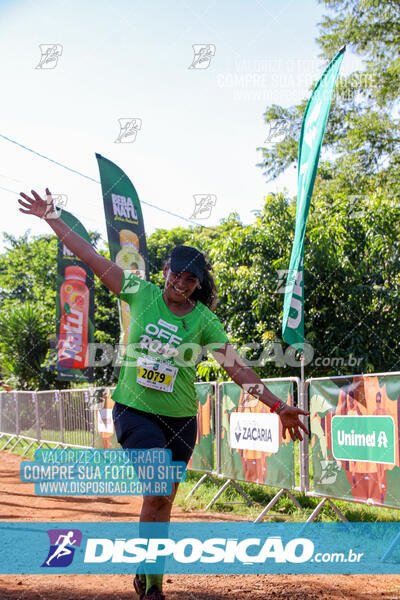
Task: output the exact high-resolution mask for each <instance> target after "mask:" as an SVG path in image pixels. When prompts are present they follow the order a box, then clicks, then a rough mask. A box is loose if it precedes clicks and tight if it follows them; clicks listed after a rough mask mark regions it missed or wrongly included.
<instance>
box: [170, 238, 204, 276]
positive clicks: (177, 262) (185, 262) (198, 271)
mask: <svg viewBox="0 0 400 600" xmlns="http://www.w3.org/2000/svg"><path fill="white" fill-rule="evenodd" d="M170 267H171V271H173V272H174V273H183V271H187V272H188V273H193V275H196V277H198V279H199V280H200V283H203V279H204V269H205V268H206V267H207V263H206V260H205V258H204V255H203V254H202V253H201V252H199V250H197V248H193V247H192V246H177V247H176V248H174V249H173V250H172V252H171V262H170Z"/></svg>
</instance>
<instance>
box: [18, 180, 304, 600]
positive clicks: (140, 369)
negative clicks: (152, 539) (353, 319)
mask: <svg viewBox="0 0 400 600" xmlns="http://www.w3.org/2000/svg"><path fill="white" fill-rule="evenodd" d="M31 193H32V196H33V197H32V198H31V197H29V196H27V195H26V194H23V193H21V196H22V198H23V199H20V198H19V199H18V201H19V203H20V204H21V206H22V207H23V208H20V211H21V212H23V213H26V214H31V215H35V216H37V217H40V218H43V219H45V220H46V221H47V223H48V224H49V225H50V227H51V228H52V229H53V231H54V232H55V233H56V234H57V236H58V237H59V238H60V240H61V241H62V242H63V244H65V245H66V246H67V247H68V248H69V250H70V251H71V252H73V253H74V254H75V255H76V256H77V257H78V258H79V259H80V260H82V261H83V262H84V263H86V264H87V265H88V266H89V267H90V268H91V269H92V270H93V272H94V273H95V274H96V275H97V277H99V279H100V280H101V281H102V282H103V284H104V285H105V286H106V287H108V288H109V289H110V290H111V291H112V292H113V293H114V294H116V295H117V296H118V297H119V298H120V299H121V300H124V301H125V302H127V303H128V304H129V306H130V312H131V325H130V331H129V342H128V346H127V351H126V353H125V357H124V361H123V364H122V368H121V372H120V375H119V379H118V385H117V387H116V389H115V391H114V393H113V400H114V401H115V406H114V409H113V418H114V424H115V430H116V434H117V438H118V441H119V443H120V444H121V445H122V447H123V448H124V449H153V448H168V449H170V450H171V451H172V460H173V461H184V462H185V463H186V464H187V463H188V461H189V459H190V456H191V454H192V452H193V448H194V445H195V440H196V414H197V402H196V394H195V388H194V380H195V363H196V359H197V358H198V357H199V356H200V354H201V350H202V347H204V346H208V347H209V349H210V350H211V351H212V353H213V355H214V356H215V358H216V359H217V361H218V362H219V363H220V364H221V365H222V367H223V368H224V369H225V371H226V372H227V374H228V375H229V377H230V378H231V379H232V380H233V381H234V382H235V383H237V384H238V385H239V386H241V387H242V388H245V391H247V392H249V393H251V394H252V395H255V396H256V397H257V398H258V399H259V400H260V401H261V402H263V403H264V404H266V405H267V406H268V407H269V408H270V410H271V412H276V413H277V414H279V417H280V420H281V423H282V428H283V435H284V436H285V434H286V431H289V434H290V436H291V438H292V439H293V440H295V439H296V438H298V439H299V440H301V439H303V438H302V433H301V430H303V431H305V432H306V433H308V431H307V428H306V427H305V425H303V423H302V422H301V421H300V419H299V415H307V414H309V413H306V412H305V411H303V410H301V409H300V408H295V407H291V406H287V405H286V404H285V403H284V402H282V401H281V400H280V399H279V398H277V397H276V396H275V395H274V394H272V393H271V392H270V391H268V389H267V388H266V387H265V386H264V385H263V384H262V382H261V380H260V378H259V377H258V375H257V374H256V373H255V372H254V371H252V369H250V368H249V367H248V366H246V365H245V364H244V363H243V361H242V360H241V358H240V357H239V356H238V355H237V353H236V352H235V350H234V348H233V347H232V346H231V344H230V343H229V340H228V337H227V335H226V333H225V332H224V330H223V327H222V324H221V323H220V321H219V319H218V318H217V317H216V315H215V314H214V313H213V309H214V307H215V304H216V301H217V292H216V288H215V285H214V281H213V278H212V275H211V273H210V268H211V267H210V265H209V264H208V263H207V261H206V259H205V257H204V255H203V254H202V253H201V252H200V251H199V250H197V249H196V248H192V247H190V246H178V247H177V248H174V250H173V251H172V253H171V256H170V258H169V260H168V261H167V262H166V263H165V266H164V271H163V274H164V278H165V287H164V290H163V291H162V290H161V289H160V288H159V287H158V286H156V285H154V284H152V283H150V282H148V281H144V280H142V279H140V278H138V277H137V276H136V275H135V274H133V273H132V272H131V271H124V270H123V269H121V268H120V267H118V266H117V265H116V264H115V263H113V262H112V261H110V260H108V259H106V258H104V257H103V256H101V255H100V254H98V253H97V252H96V251H95V250H94V248H93V247H92V246H91V245H90V244H89V243H88V242H86V241H85V240H83V239H82V238H81V237H80V236H79V235H77V234H76V233H75V232H74V231H73V230H72V229H70V228H69V227H68V226H67V225H66V224H65V223H64V222H63V221H62V220H61V219H60V218H59V217H58V215H57V213H56V211H55V210H54V206H53V202H52V198H51V194H50V191H49V190H48V189H46V195H47V201H45V200H43V199H42V198H41V197H40V196H39V194H37V193H36V192H35V191H34V190H32V191H31ZM131 348H133V349H134V351H133V353H132V352H131ZM187 355H189V356H187ZM150 372H151V377H150V378H149V373H150ZM178 485H179V484H178V483H174V484H173V491H172V494H171V495H169V496H165V495H164V496H144V497H143V504H142V510H141V514H140V522H141V524H144V523H148V522H156V523H165V525H166V526H167V524H168V522H169V520H170V515H171V509H172V504H173V501H174V498H175V495H176V492H177V489H178ZM142 527H144V525H142ZM142 531H143V529H142ZM162 577H163V576H162V574H157V575H154V574H149V573H147V574H144V573H140V574H138V575H137V576H136V577H135V580H134V586H135V589H136V591H137V593H138V594H139V596H140V598H141V600H164V598H165V596H164V595H163V594H162Z"/></svg>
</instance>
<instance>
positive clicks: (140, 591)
mask: <svg viewBox="0 0 400 600" xmlns="http://www.w3.org/2000/svg"><path fill="white" fill-rule="evenodd" d="M133 587H134V588H135V592H136V593H137V595H138V596H139V598H140V600H143V598H144V597H145V595H146V579H140V577H138V575H136V577H135V579H134V580H133Z"/></svg>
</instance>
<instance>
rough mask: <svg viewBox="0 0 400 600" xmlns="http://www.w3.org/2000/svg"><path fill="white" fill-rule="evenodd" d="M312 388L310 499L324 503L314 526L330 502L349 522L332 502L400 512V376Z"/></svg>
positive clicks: (316, 383)
mask: <svg viewBox="0 0 400 600" xmlns="http://www.w3.org/2000/svg"><path fill="white" fill-rule="evenodd" d="M306 383H307V385H308V392H309V393H308V396H309V397H310V398H309V401H310V413H311V414H310V423H311V455H312V460H313V486H312V487H313V489H312V490H311V491H308V490H307V494H308V495H309V496H315V497H320V498H322V499H321V502H320V503H319V504H318V506H317V507H316V508H315V510H314V511H313V513H312V514H311V515H310V517H309V519H308V521H312V520H314V519H315V517H316V516H317V515H318V514H319V512H320V511H321V509H322V507H323V505H324V504H325V502H329V503H330V504H331V506H332V508H333V509H334V510H335V512H336V513H337V514H338V516H339V517H340V518H341V519H342V520H343V521H345V520H346V519H345V517H344V516H343V514H342V513H341V512H340V510H339V509H338V508H337V507H336V506H335V505H334V504H333V502H332V499H339V500H346V501H350V502H358V503H362V504H367V505H375V506H387V507H390V508H400V438H399V431H400V372H395V373H371V374H366V375H364V374H362V375H347V376H344V375H343V376H337V377H321V378H315V379H314V378H311V379H308V380H307V382H306ZM304 458H305V459H307V461H308V460H309V453H307V456H305V457H304ZM306 468H308V465H306Z"/></svg>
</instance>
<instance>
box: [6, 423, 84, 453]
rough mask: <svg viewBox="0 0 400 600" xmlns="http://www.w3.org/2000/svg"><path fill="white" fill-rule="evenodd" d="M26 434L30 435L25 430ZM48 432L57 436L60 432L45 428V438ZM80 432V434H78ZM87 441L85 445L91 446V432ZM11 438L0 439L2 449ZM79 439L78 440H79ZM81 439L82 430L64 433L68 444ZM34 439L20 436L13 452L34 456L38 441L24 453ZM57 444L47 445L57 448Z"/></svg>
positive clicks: (7, 449)
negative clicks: (47, 430) (49, 430)
mask: <svg viewBox="0 0 400 600" xmlns="http://www.w3.org/2000/svg"><path fill="white" fill-rule="evenodd" d="M24 433H25V435H27V436H29V432H24ZM46 433H51V436H52V437H57V435H54V434H57V433H58V432H54V431H51V432H46V431H45V430H43V432H42V435H43V438H44V439H46V437H45V434H46ZM78 434H79V436H78ZM87 435H88V437H87V443H86V444H85V445H87V446H90V445H91V441H92V436H91V435H90V434H87ZM29 437H34V435H31V436H29ZM49 437H50V436H49ZM59 438H60V439H59V441H60V442H61V435H60V436H59ZM8 440H9V438H8V437H7V438H5V437H2V438H1V439H0V451H1V450H2V449H3V447H4V446H5V445H6V444H7V441H8ZM77 440H78V441H77ZM79 440H82V431H66V432H65V433H64V443H66V444H68V443H69V444H79ZM31 442H32V440H25V439H23V438H20V441H19V443H18V445H17V446H16V447H15V448H14V449H13V451H12V453H13V454H18V455H19V456H24V458H26V459H28V458H33V457H34V454H35V450H36V449H37V448H38V447H39V444H38V442H34V443H33V444H32V446H31V447H30V449H29V450H28V451H27V452H26V454H24V452H25V450H26V449H27V448H28V446H29V445H30V444H31ZM14 443H15V440H14V441H11V442H10V443H9V444H8V445H7V448H6V449H5V452H8V451H9V450H10V448H12V446H13V444H14ZM80 444H81V445H84V444H83V443H82V441H81V442H80ZM56 445H57V441H54V442H49V444H48V446H47V445H46V446H45V447H46V448H47V447H50V448H55V447H56Z"/></svg>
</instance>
